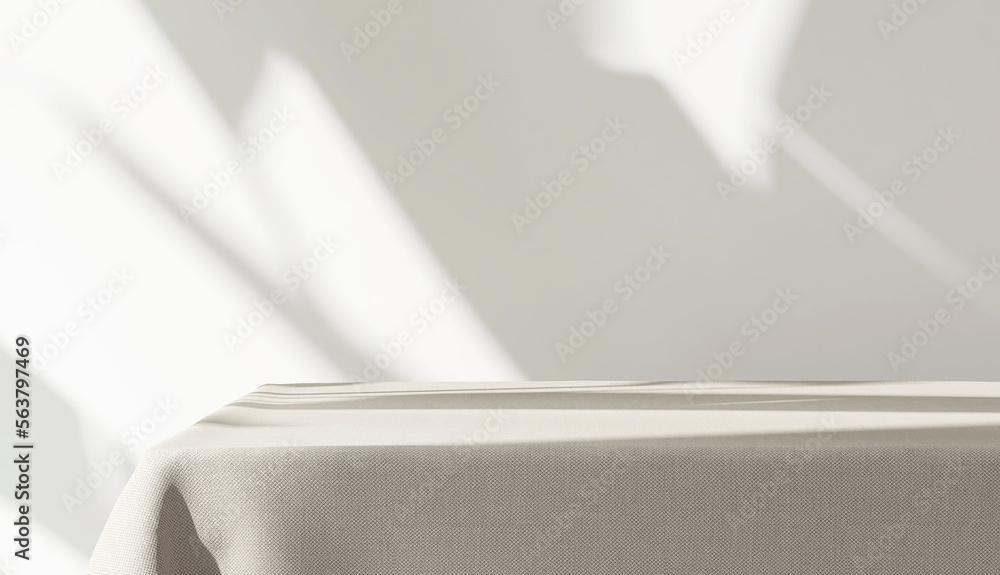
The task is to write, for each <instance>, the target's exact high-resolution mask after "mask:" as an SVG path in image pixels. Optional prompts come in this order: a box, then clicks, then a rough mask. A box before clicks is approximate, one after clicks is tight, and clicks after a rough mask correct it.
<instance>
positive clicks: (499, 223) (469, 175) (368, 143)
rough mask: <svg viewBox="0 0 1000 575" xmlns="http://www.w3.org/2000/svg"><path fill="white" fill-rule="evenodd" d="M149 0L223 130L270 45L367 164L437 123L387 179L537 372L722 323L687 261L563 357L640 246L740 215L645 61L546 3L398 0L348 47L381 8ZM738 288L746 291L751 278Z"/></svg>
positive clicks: (636, 261)
mask: <svg viewBox="0 0 1000 575" xmlns="http://www.w3.org/2000/svg"><path fill="white" fill-rule="evenodd" d="M146 5H147V6H148V8H149V11H150V12H151V14H152V15H153V17H154V18H155V20H156V21H157V22H159V24H160V25H161V26H162V28H163V30H164V32H165V33H166V35H167V36H168V37H169V38H170V40H171V41H172V42H173V43H174V45H175V47H176V48H177V50H178V52H179V53H180V54H181V55H182V56H183V58H184V59H185V61H186V64H187V65H188V66H189V68H190V70H191V72H192V73H193V75H194V76H195V77H196V78H197V79H198V80H199V82H200V83H201V84H202V86H203V87H204V88H205V90H206V92H207V93H208V95H209V96H210V97H211V98H212V101H213V102H214V104H215V106H216V108H217V111H218V113H219V114H220V116H222V117H224V118H225V119H226V120H227V121H228V122H229V124H230V127H232V128H233V130H234V131H237V126H238V121H239V118H240V115H241V111H242V110H243V108H244V107H245V106H246V105H247V102H248V100H249V99H250V97H251V96H252V93H253V88H254V86H255V85H256V82H257V81H258V80H259V77H260V73H261V70H262V66H263V60H264V58H265V57H266V56H267V54H268V53H269V52H277V53H280V54H282V55H284V56H288V57H291V58H292V59H294V60H295V61H296V63H297V64H299V65H301V66H302V67H303V68H304V69H305V70H306V71H307V72H308V73H309V74H310V75H311V77H312V79H313V80H314V81H315V83H316V85H317V86H318V87H319V89H320V90H321V91H322V92H323V94H324V95H325V97H326V98H327V100H328V102H329V104H330V106H331V108H332V109H333V110H335V111H336V113H337V114H338V115H339V116H340V117H341V118H342V119H343V121H344V123H345V124H346V125H347V126H348V127H349V129H350V130H351V132H352V134H353V136H354V138H355V139H356V141H357V144H358V146H360V148H361V149H362V150H363V151H364V153H365V154H366V155H367V157H368V158H369V160H370V165H369V166H366V167H365V168H366V169H370V170H374V171H376V172H378V173H379V174H381V173H383V172H385V171H387V170H394V169H395V168H396V165H397V163H398V159H397V157H398V156H399V155H401V154H404V155H405V154H407V153H408V152H409V151H410V149H411V148H412V147H413V145H414V143H413V142H414V138H422V137H425V136H426V134H428V133H430V131H431V130H433V129H434V128H436V127H442V128H444V129H445V130H446V132H448V138H449V140H448V141H447V142H445V143H444V144H442V145H441V147H440V149H439V150H438V151H436V152H435V153H434V155H433V156H432V157H431V158H430V160H429V161H428V162H427V164H426V165H424V166H423V167H422V168H421V169H420V170H419V171H418V172H417V173H416V174H415V175H413V176H412V177H410V178H408V179H407V181H406V182H405V183H403V184H400V185H399V186H398V187H397V189H396V190H395V193H394V194H393V197H394V199H395V201H396V202H398V203H399V205H400V206H401V207H402V208H403V209H404V210H405V211H406V213H407V214H408V215H409V217H410V219H411V220H412V222H413V223H414V225H415V226H416V228H417V229H418V231H419V232H420V233H421V234H422V238H423V240H424V241H425V242H426V244H427V245H428V246H429V248H430V249H431V251H433V253H434V254H435V255H436V257H437V258H438V259H439V260H440V261H441V263H442V266H443V267H444V268H445V269H447V270H448V271H449V272H450V273H453V274H455V275H457V277H460V278H462V281H463V283H466V284H467V285H468V286H469V290H468V292H467V293H468V298H469V301H470V302H472V303H473V305H474V306H475V309H476V312H477V314H478V315H479V317H481V318H482V319H483V321H484V323H485V325H486V326H487V328H488V329H489V330H490V331H491V332H492V335H493V336H494V338H495V339H496V340H497V341H498V342H499V343H500V345H501V346H502V347H503V349H504V351H505V352H506V354H507V355H508V356H509V357H510V358H512V359H513V361H514V363H515V364H516V365H517V366H518V367H519V368H520V369H521V370H522V371H523V372H524V373H525V374H527V376H528V377H529V378H530V379H567V378H569V379H572V377H573V374H579V373H586V374H587V376H588V377H592V378H598V379H600V378H616V379H622V378H625V379H650V378H651V377H659V376H663V375H664V366H666V365H669V364H670V363H672V362H673V361H674V360H675V359H679V358H680V359H682V360H683V361H686V359H683V358H686V357H687V356H686V355H685V348H687V347H688V346H689V344H688V342H689V341H691V340H698V339H699V338H707V337H708V336H709V335H710V334H711V333H713V332H714V331H715V330H716V328H715V327H714V326H715V325H716V324H717V320H718V321H724V319H723V318H725V317H726V312H725V310H724V309H720V308H719V307H717V306H715V305H713V303H715V302H714V299H713V296H714V295H720V296H721V295H722V294H721V293H719V292H718V290H715V289H709V288H711V283H712V281H714V277H709V276H710V275H714V274H709V276H706V275H704V274H698V273H690V272H691V271H692V270H687V271H686V272H683V273H684V274H685V275H684V277H685V278H686V279H685V282H687V283H688V285H687V286H686V287H684V288H682V289H680V290H676V291H675V290H673V289H672V288H670V287H669V285H670V283H671V282H672V281H676V280H677V279H678V278H677V276H678V274H681V273H682V272H679V271H678V272H673V271H664V272H662V274H663V275H664V276H674V277H673V278H667V277H664V278H662V279H661V280H658V282H657V286H656V287H649V288H647V290H646V293H645V294H643V295H644V298H642V303H641V304H632V307H633V308H636V309H634V311H633V312H632V313H631V314H630V316H629V319H628V320H619V323H620V325H619V326H618V328H617V329H616V334H615V335H614V336H611V337H612V339H611V340H609V341H608V342H607V343H605V344H603V345H597V344H593V345H592V346H591V348H590V349H588V350H587V351H588V362H586V363H585V362H577V363H575V364H570V365H563V364H562V362H560V361H559V359H558V358H557V356H556V355H555V354H554V353H552V346H553V343H554V341H555V340H556V339H559V338H565V337H566V334H565V333H564V332H565V331H566V330H568V328H569V327H570V326H571V325H573V324H578V323H579V322H580V321H582V319H585V318H584V317H583V316H582V314H583V312H584V311H585V309H586V308H587V307H588V306H593V305H594V304H598V305H599V304H600V302H601V301H602V300H603V299H604V298H606V297H611V296H613V295H614V293H613V292H612V290H613V286H614V285H615V283H616V281H618V280H619V279H620V278H621V277H622V276H623V275H624V274H626V273H628V272H630V271H632V270H634V268H635V267H636V266H637V265H640V264H642V263H643V262H644V261H645V260H646V258H647V257H648V249H649V248H650V247H651V246H657V245H659V244H661V243H664V242H668V241H670V240H673V239H677V238H679V237H680V236H681V235H682V234H684V233H694V232H695V231H697V232H698V233H704V232H710V231H712V230H716V229H720V226H722V225H723V224H724V223H725V222H726V221H728V220H729V219H731V218H732V217H733V216H732V214H731V213H727V212H726V211H724V210H723V206H722V205H721V203H720V202H718V199H717V197H716V195H715V194H716V192H715V188H714V181H715V178H716V177H717V175H718V174H717V172H718V166H716V165H715V163H714V160H713V158H712V156H711V154H710V153H709V151H708V149H707V147H706V146H705V145H704V143H703V142H701V140H700V138H699V136H698V135H697V134H696V132H695V130H694V129H693V128H692V126H691V125H690V123H689V122H688V120H687V119H686V118H685V116H684V114H683V113H682V112H681V111H680V109H679V108H678V106H677V105H676V104H675V102H674V101H673V100H672V98H671V97H670V96H669V95H668V94H667V93H666V92H664V90H663V89H662V88H661V87H660V86H659V85H658V84H656V83H655V82H653V81H652V80H650V79H647V78H640V77H632V76H627V75H623V74H618V73H613V72H610V71H608V70H606V69H603V68H600V67H598V66H596V65H595V64H594V63H592V62H591V60H590V59H589V58H588V57H586V56H585V55H584V54H583V53H582V52H581V51H580V49H579V47H578V46H576V45H575V43H574V41H573V39H572V38H571V37H569V36H567V35H566V34H563V33H553V31H552V30H551V29H550V28H549V25H548V23H547V21H546V18H545V10H547V9H548V8H549V6H548V3H546V2H543V1H541V0H530V1H524V2H514V3H507V2H477V3H465V2H458V1H449V2H440V3H433V4H417V3H414V4H405V5H404V6H405V8H404V11H403V12H402V13H400V14H399V15H397V16H396V17H395V20H394V21H393V23H392V24H391V25H390V26H387V27H386V29H385V31H384V33H383V34H381V35H380V36H379V37H378V38H377V39H376V40H375V41H373V42H372V44H371V45H370V46H369V47H368V48H366V49H365V51H364V52H363V53H362V54H361V55H360V56H358V57H357V59H356V60H355V61H352V62H351V63H347V62H346V61H345V59H344V57H343V56H342V53H341V47H340V44H341V42H342V41H347V42H349V41H351V40H352V38H353V36H354V35H355V30H354V28H355V26H356V25H361V26H363V25H364V23H365V22H366V21H367V20H369V19H370V18H371V17H372V16H371V15H370V13H369V11H370V9H371V8H372V6H367V5H366V6H362V5H354V4H344V3H322V2H312V1H305V0H299V1H293V2H288V3H283V4H282V5H280V6H278V5H273V4H268V3H245V4H242V5H241V6H240V7H239V8H238V9H237V10H235V11H234V12H233V13H232V14H229V15H227V17H226V19H225V20H224V21H221V22H220V21H219V18H218V16H217V15H216V14H215V12H214V11H213V8H212V5H211V4H206V3H204V2H200V1H197V0H181V1H177V2H167V1H155V0H148V1H147V2H146ZM514 39H516V40H514ZM485 64H488V67H485ZM491 75H492V77H493V78H494V79H495V80H496V81H497V82H500V84H501V86H500V87H498V88H497V90H496V93H495V94H494V95H492V96H491V98H490V100H488V101H484V102H482V106H481V108H479V109H478V110H477V111H476V113H475V114H474V115H472V116H471V117H470V118H469V119H468V120H467V121H466V122H464V123H463V124H462V126H461V127H460V129H457V130H455V131H454V132H451V131H450V130H449V125H448V124H447V123H446V122H444V121H443V116H442V114H443V112H445V110H446V109H448V108H449V107H450V106H452V105H453V104H455V103H456V102H460V101H462V99H463V98H465V97H466V96H468V94H469V93H471V92H472V91H473V90H474V89H475V88H476V86H477V84H478V83H479V82H480V79H481V78H482V77H489V76H491ZM616 117H621V118H622V120H623V121H624V122H626V123H627V124H628V128H627V130H626V131H625V132H624V133H623V135H622V137H621V138H620V140H619V141H617V142H615V143H614V145H613V147H609V149H608V151H607V153H606V154H605V155H604V156H602V157H601V158H599V160H597V161H595V162H593V164H592V165H590V166H588V169H587V170H586V171H585V172H578V171H577V168H578V167H579V166H576V165H574V164H571V162H570V157H571V154H572V153H573V152H574V151H577V150H578V149H579V148H580V147H581V145H585V144H587V143H588V142H591V140H592V139H593V138H595V137H596V136H598V135H599V134H601V132H602V130H603V129H604V128H605V126H606V123H605V122H606V120H608V119H609V118H610V119H613V118H616ZM665 158H666V160H665ZM512 167H513V168H514V169H512ZM563 169H568V170H571V171H573V172H574V174H575V177H576V180H575V183H574V184H573V185H572V188H570V190H571V193H567V194H564V195H563V196H562V197H561V198H560V199H559V202H557V203H555V204H553V206H552V207H551V209H549V210H547V212H546V213H545V214H544V215H543V216H541V217H539V218H538V220H537V221H535V222H534V223H532V224H531V226H530V227H529V228H527V229H525V230H524V231H523V233H520V234H519V233H518V232H517V230H516V229H515V227H514V226H513V225H512V221H511V214H512V213H514V212H521V211H523V210H524V209H525V205H526V204H525V198H527V197H535V196H536V195H537V194H538V193H540V192H541V191H542V182H543V181H551V180H553V179H554V178H556V177H557V176H558V174H559V172H560V171H561V170H563ZM318 193H329V194H335V193H337V192H336V190H323V191H319V192H318ZM653 212H655V213H656V214H658V216H657V217H654V218H653V221H652V223H650V222H644V218H646V219H648V216H649V214H650V213H653ZM657 218H660V219H662V220H663V221H660V220H658V219H657ZM456 238H461V241H456ZM724 253H725V248H723V250H722V251H721V252H718V255H719V256H723V254H724ZM761 253H764V252H761ZM692 289H693V290H695V291H697V292H700V293H703V294H705V295H706V296H708V297H706V298H703V299H702V301H700V302H699V303H698V305H697V311H696V313H701V312H707V313H708V317H707V321H700V322H697V325H691V326H687V325H685V333H684V334H683V335H682V334H681V333H679V332H674V331H673V330H671V331H669V332H668V331H665V330H662V329H660V328H659V327H658V326H660V325H662V324H663V322H665V321H676V319H677V318H678V317H680V316H686V315H687V314H688V313H689V308H690V302H686V301H684V297H685V296H686V295H687V293H688V292H689V291H690V290H692ZM771 289H772V288H771V287H770V286H768V290H769V291H770V290H771ZM636 299H637V300H638V299H639V298H636ZM736 299H737V300H739V301H740V302H743V303H746V302H750V301H753V300H752V299H751V298H750V297H749V293H748V296H747V297H746V298H745V299H744V297H742V296H737V297H736ZM553 302H571V305H569V306H568V307H567V306H556V305H552V304H553ZM753 305H755V304H753ZM724 307H725V306H724ZM748 307H749V305H748ZM577 310H579V314H580V315H581V317H579V318H578V317H577ZM740 313H742V312H740ZM703 319H705V318H703ZM636 322H638V323H636ZM529 326H533V327H534V328H535V329H528V327H529ZM688 328H690V329H688ZM628 333H631V334H632V335H625V334H628ZM349 365H353V363H351V364H349ZM677 375H679V376H680V377H679V378H681V379H683V378H684V377H686V376H687V375H688V374H687V373H681V372H677Z"/></svg>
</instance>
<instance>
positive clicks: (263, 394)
mask: <svg viewBox="0 0 1000 575" xmlns="http://www.w3.org/2000/svg"><path fill="white" fill-rule="evenodd" d="M491 412H500V413H497V414H494V415H498V416H499V419H500V422H499V423H500V424H499V425H495V426H494V425H492V424H491V428H490V429H488V430H486V431H487V433H488V436H489V437H488V439H487V441H488V442H489V443H491V444H505V443H510V444H523V443H531V442H588V441H602V442H609V441H626V442H627V441H632V442H635V441H657V442H664V441H666V442H670V443H674V444H690V445H712V444H715V445H727V446H728V445H757V446H762V445H788V444H790V443H796V442H800V441H801V436H802V435H803V434H805V435H809V434H815V433H816V432H817V431H818V430H820V429H825V428H832V429H834V430H836V431H837V433H836V437H835V438H833V440H832V441H833V442H834V443H835V444H843V445H883V444H884V445H996V444H998V443H1000V441H998V440H1000V434H998V432H1000V384H998V383H987V382H745V383H743V382H730V383H697V382H680V383H665V382H543V383H370V384H290V385H264V386H261V387H260V388H258V389H257V390H256V391H254V392H252V393H249V394H247V395H246V396H244V397H242V398H240V399H238V400H237V401H235V402H233V403H231V404H229V405H227V406H225V407H223V408H222V409H220V410H218V411H217V412H215V413H213V414H212V415H210V416H209V417H206V418H205V419H203V420H202V421H200V422H198V423H197V424H196V425H195V426H193V427H192V428H190V429H188V430H186V431H185V432H183V433H180V434H179V435H177V436H175V437H174V438H172V439H170V440H168V441H166V442H164V443H162V444H161V445H160V446H159V447H157V449H161V450H168V449H191V448H209V447H214V448H225V447H234V448H235V447H280V446H292V445H298V446H308V445H330V446H333V445H343V446H352V445H353V446H363V445H448V444H456V443H461V442H462V441H464V440H465V439H466V438H467V436H468V435H469V434H470V433H474V432H476V430H477V429H479V428H481V427H482V426H483V425H484V424H485V423H487V422H489V421H491V420H492V419H493V418H494V416H493V415H491ZM482 435H483V432H482V431H480V432H479V436H480V437H482Z"/></svg>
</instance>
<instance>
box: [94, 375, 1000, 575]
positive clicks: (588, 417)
mask: <svg viewBox="0 0 1000 575" xmlns="http://www.w3.org/2000/svg"><path fill="white" fill-rule="evenodd" d="M88 573H89V574H91V575H106V574H108V575H110V574H116V575H119V574H120V575H125V574H128V575H144V574H157V575H181V574H184V575H203V574H205V575H208V574H226V575H230V574H232V575H265V574H267V575H298V574H303V575H304V574H310V575H319V574H324V575H326V574H341V573H344V574H364V575H397V574H399V575H402V574H407V575H410V574H412V575H449V574H497V575H518V574H528V573H538V574H547V575H549V574H557V573H565V574H573V575H581V574H583V575H589V574H598V573H600V574H616V575H652V574H657V575H660V574H670V573H677V574H685V575H686V574H702V573H704V574H712V575H716V574H730V573H731V574H740V575H747V574H753V575H756V574H760V575H775V574H789V575H791V574H796V575H799V574H826V573H829V574H847V573H885V574H889V573H892V574H901V573H906V574H967V575H973V574H974V575H986V574H991V573H992V574H997V573H1000V384H992V383H959V382H954V383H925V382H892V383H889V382H882V383H879V382H872V383H834V382H818V383H727V384H721V383H720V384H711V385H708V384H694V383H635V382H623V383H606V382H604V383H592V382H586V383H573V382H561V383H504V384H498V383H479V384H404V383H383V384H362V385H356V384H341V385H313V384H308V385H267V386H263V387H261V388H259V389H258V390H257V391H255V392H253V393H250V394H248V395H247V396H245V397H243V398H241V399H239V400H237V401H236V402H234V403H232V404H230V405H227V406H225V407H223V408H222V409H220V410H219V411H217V412H216V413H214V414H213V415H211V416H209V417H207V418H206V419H204V420H202V421H200V422H199V423H197V424H196V425H194V426H193V427H191V428H189V429H188V430H186V431H185V432H183V433H181V434H179V435H177V436H176V437H174V438H172V439H170V440H169V441H167V442H165V443H163V444H161V445H159V446H157V447H155V448H153V449H151V450H150V451H148V452H147V453H146V454H145V455H144V456H143V458H142V460H141V462H140V464H139V466H138V468H137V469H136V471H135V473H134V474H133V476H132V478H131V479H130V481H129V484H128V486H127V487H126V489H125V491H124V492H123V493H122V495H121V497H120V499H119V501H118V503H117V505H116V506H115V508H114V511H113V512H112V515H111V518H110V520H109V521H108V524H107V526H106V528H105V530H104V532H103V534H102V536H101V538H100V541H99V543H98V545H97V549H96V551H95V553H94V555H93V559H92V561H91V564H90V568H89V570H88Z"/></svg>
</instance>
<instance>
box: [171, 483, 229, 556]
mask: <svg viewBox="0 0 1000 575" xmlns="http://www.w3.org/2000/svg"><path fill="white" fill-rule="evenodd" d="M156 572H157V574H158V575H221V571H219V566H218V564H217V563H216V562H215V559H214V558H213V557H212V554H211V553H210V552H209V551H208V549H206V548H205V546H204V544H202V542H201V540H200V539H199V538H198V533H197V531H196V530H195V527H194V521H193V520H192V519H191V512H190V511H188V507H187V503H185V501H184V497H183V496H182V495H181V493H180V491H178V490H177V488H176V487H175V486H173V485H171V486H170V487H168V488H167V490H166V492H164V494H163V500H162V506H161V507H160V515H159V518H158V521H157V527H156Z"/></svg>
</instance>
